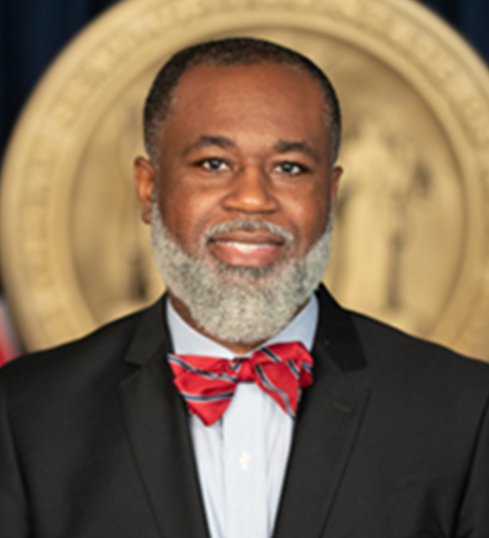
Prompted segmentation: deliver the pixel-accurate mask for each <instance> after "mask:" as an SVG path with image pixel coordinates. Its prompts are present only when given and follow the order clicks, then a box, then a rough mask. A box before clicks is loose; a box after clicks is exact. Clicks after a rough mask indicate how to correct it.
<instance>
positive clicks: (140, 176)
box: [134, 157, 155, 224]
mask: <svg viewBox="0 0 489 538" xmlns="http://www.w3.org/2000/svg"><path fill="white" fill-rule="evenodd" d="M134 179H135V181H136V191H137V195H138V201H139V207H140V208H141V218H142V219H143V221H144V222H145V223H146V224H149V223H150V220H151V204H152V202H153V193H154V189H155V169H154V166H153V165H152V164H151V162H150V161H148V159H145V158H144V157H137V158H136V160H135V161H134Z"/></svg>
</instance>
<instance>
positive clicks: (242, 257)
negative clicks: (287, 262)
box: [209, 231, 285, 267]
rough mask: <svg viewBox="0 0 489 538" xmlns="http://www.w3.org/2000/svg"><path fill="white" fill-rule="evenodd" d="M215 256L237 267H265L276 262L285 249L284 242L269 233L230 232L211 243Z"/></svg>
mask: <svg viewBox="0 0 489 538" xmlns="http://www.w3.org/2000/svg"><path fill="white" fill-rule="evenodd" d="M209 246H210V248H211V250H212V252H213V253H214V255H215V256H216V257H217V258H219V259H220V260H221V261H223V262H224V263H227V264H228V265H234V266H236V267H238V266H241V267H263V266H265V265H268V264H269V263H272V262H273V261H275V260H276V259H277V258H278V257H279V256H280V255H281V253H282V251H283V249H284V246H285V245H284V241H283V239H281V238H280V237H277V236H276V235H273V234H270V233H267V232H243V231H236V232H229V233H224V234H219V235H216V236H215V237H213V238H212V239H211V241H210V245H209Z"/></svg>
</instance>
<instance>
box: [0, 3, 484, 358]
mask: <svg viewBox="0 0 489 538" xmlns="http://www.w3.org/2000/svg"><path fill="white" fill-rule="evenodd" d="M265 26H268V27H270V26H277V27H289V28H302V29H309V30H313V29H314V30H317V31H319V32H322V33H326V34H328V35H330V36H334V37H338V38H340V39H342V40H343V41H348V42H351V43H353V44H361V45H362V46H363V47H366V48H368V50H369V51H370V52H371V53H372V54H374V55H376V56H377V57H379V58H381V59H382V60H383V61H384V62H386V63H387V64H389V65H391V66H395V69H396V70H397V71H398V72H400V73H401V74H403V75H405V78H408V79H409V80H410V82H411V83H413V84H415V85H417V86H418V88H419V89H421V90H422V92H423V95H431V101H430V105H431V106H432V108H433V110H434V111H435V112H436V113H437V116H438V117H439V118H444V120H443V121H445V122H448V123H449V124H450V125H449V128H448V129H447V131H448V132H450V133H452V136H453V139H452V141H451V143H452V145H453V146H454V147H456V148H458V150H459V151H458V157H459V166H460V167H461V169H462V170H463V175H464V177H473V178H476V179H474V180H473V182H472V185H471V189H470V190H469V192H468V198H469V199H468V200H467V202H466V204H467V205H468V206H469V207H470V209H471V211H470V214H469V215H468V216H469V219H470V222H469V224H468V229H469V231H470V233H469V235H468V237H469V241H468V244H467V245H466V252H465V254H466V255H465V257H464V263H463V267H462V268H461V272H460V274H461V276H460V278H462V279H465V280H466V281H468V280H470V281H471V286H470V289H468V287H467V286H465V287H464V288H463V289H460V290H456V292H455V294H454V297H453V300H452V301H451V302H450V304H449V305H447V309H446V312H445V315H444V317H443V323H440V326H439V327H438V329H437V330H436V331H435V333H434V335H433V337H434V338H437V337H440V336H442V335H444V334H446V333H448V332H451V334H453V338H452V339H451V341H450V342H447V343H450V344H452V345H454V346H455V347H457V348H458V349H461V350H462V351H465V352H468V353H471V354H475V355H478V356H486V355H488V354H489V351H488V350H487V349H486V348H488V347H489V338H488V337H487V336H485V335H484V333H485V327H484V325H485V319H486V318H487V316H488V315H489V270H488V264H487V257H488V251H487V248H488V247H487V246H486V244H487V241H486V240H485V239H486V233H487V232H486V229H485V228H486V226H487V223H486V222H485V221H486V220H487V217H485V215H484V201H485V199H486V196H487V192H486V191H487V185H488V180H489V152H488V151H487V150H488V149H489V148H488V146H489V76H488V73H487V69H486V68H485V65H484V64H483V63H482V62H481V61H480V60H479V59H478V57H477V56H476V55H475V54H474V52H473V51H472V50H471V49H470V48H469V47H468V46H467V45H466V44H465V42H463V41H462V39H461V38H459V37H458V36H457V35H456V34H455V33H454V32H453V31H452V30H451V29H450V28H449V27H448V26H447V25H445V24H444V23H442V22H441V21H440V20H439V19H438V18H437V17H435V16H434V15H433V14H432V13H431V12H429V11H428V10H426V9H425V8H423V7H422V6H419V5H418V4H416V3H415V2H411V1H410V0H402V1H400V0H370V1H369V2H365V1H364V0H260V1H258V0H173V1H171V0H167V1H162V0H127V1H126V2H122V3H121V4H118V5H116V6H115V7H113V8H112V9H111V10H109V11H108V12H106V13H105V14H104V15H103V16H102V17H100V18H99V19H97V20H96V21H95V22H94V23H92V25H90V26H89V27H88V28H87V29H86V30H85V31H84V32H83V33H82V34H80V35H79V36H78V37H77V38H76V39H75V40H74V41H73V42H72V43H71V44H70V46H69V47H68V48H67V49H66V50H65V51H64V52H63V53H62V55H61V56H60V57H59V58H58V59H57V60H56V62H55V63H54V64H53V66H52V67H51V68H50V69H49V71H48V72H47V74H46V75H45V77H44V78H43V79H42V81H41V83H40V84H39V86H38V88H37V89H36V91H35V93H34V94H33V96H32V98H31V100H30V101H29V103H28V105H27V107H26V108H25V110H24V112H23V114H22V117H21V119H20V121H19V123H18V126H17V127H16V130H15V133H14V136H13V138H12V140H11V143H10V145H9V149H8V152H7V157H6V160H5V163H4V168H3V172H2V177H3V180H2V192H1V222H0V224H1V261H2V273H3V278H4V282H5V286H6V290H7V295H8V298H9V300H10V302H11V304H12V305H13V311H14V315H15V317H16V319H17V320H18V322H19V326H20V328H21V331H22V336H23V338H24V340H25V342H26V344H27V346H28V348H30V349H34V348H39V347H47V346H51V345H53V344H56V343H59V342H61V341H64V340H67V339H69V338H73V337H76V336H80V335H82V334H84V333H86V332H89V331H90V330H92V329H93V328H94V321H93V319H92V316H91V314H90V312H89V310H88V308H87V306H86V304H85V302H84V299H83V296H82V294H81V291H80V290H79V288H78V284H77V281H76V275H75V269H74V267H73V264H72V260H71V258H70V245H69V234H68V233H67V223H68V218H69V214H68V201H69V195H70V192H71V188H72V185H71V184H70V181H69V180H67V179H66V178H67V177H68V178H69V177H70V175H69V173H67V172H69V170H70V166H72V164H73V162H76V155H77V152H79V151H80V148H77V147H75V145H74V142H75V139H74V137H73V132H74V130H76V131H77V132H78V133H80V132H82V131H83V132H88V131H89V129H90V125H89V124H88V121H85V120H86V118H87V117H88V115H87V114H86V111H87V110H88V109H90V110H91V111H92V114H93V110H94V109H100V110H103V108H104V107H105V106H106V105H107V104H108V103H109V102H110V99H111V98H112V96H113V90H112V91H110V88H111V87H112V88H114V86H120V87H123V84H124V81H125V80H126V79H125V72H129V71H131V72H133V71H134V68H135V66H136V65H137V63H138V60H139V59H140V58H141V57H142V56H144V57H145V58H146V64H147V62H148V58H154V60H155V61H157V59H158V58H159V57H161V53H162V51H165V52H166V53H172V52H174V51H176V50H178V49H179V48H181V47H183V46H186V45H188V44H189V43H191V42H196V41H199V40H203V39H206V38H209V37H211V36H215V35H219V34H223V33H226V32H231V31H232V32H237V31H238V32H239V31H241V32H243V34H246V30H247V29H250V28H259V27H265ZM386 45H388V46H386ZM116 83H117V84H116ZM53 89H55V90H56V91H53ZM67 155H70V159H69V160H68V159H67V157H66V156H67ZM74 157H75V158H74ZM480 223H483V225H482V226H481V224H480ZM474 267H476V268H477V274H476V275H474ZM461 320H462V321H461Z"/></svg>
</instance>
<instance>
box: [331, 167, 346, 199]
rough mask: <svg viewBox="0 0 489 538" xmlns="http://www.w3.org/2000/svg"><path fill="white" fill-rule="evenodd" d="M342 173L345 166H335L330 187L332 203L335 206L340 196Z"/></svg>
mask: <svg viewBox="0 0 489 538" xmlns="http://www.w3.org/2000/svg"><path fill="white" fill-rule="evenodd" d="M342 175H343V168H341V166H335V167H334V168H333V171H332V172H331V177H330V188H329V192H330V196H331V198H330V203H331V205H332V206H333V207H334V205H335V204H336V198H337V196H338V187H339V186H340V179H341V176H342Z"/></svg>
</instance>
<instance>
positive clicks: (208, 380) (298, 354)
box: [168, 342, 313, 426]
mask: <svg viewBox="0 0 489 538" xmlns="http://www.w3.org/2000/svg"><path fill="white" fill-rule="evenodd" d="M168 361H169V363H170V366H171V368H172V370H173V373H174V374H175V378H174V380H173V382H174V384H175V386H176V387H177V388H178V390H179V391H180V394H181V395H182V397H183V398H184V400H185V401H186V403H187V406H188V408H189V411H190V413H192V414H196V415H198V416H199V417H200V419H201V420H202V422H203V423H204V424H206V425H207V426H210V425H212V424H214V423H215V422H217V421H218V420H219V418H221V416H222V415H223V413H224V412H225V411H226V409H227V408H228V406H229V404H230V403H231V399H232V397H233V396H234V393H235V392H236V389H237V386H238V383H240V382H244V383H250V382H254V383H256V384H257V385H258V386H259V387H260V388H261V389H262V390H263V391H264V392H265V393H266V394H268V395H269V396H270V397H271V398H273V399H274V400H275V401H276V402H277V404H278V405H279V406H280V407H281V408H282V409H283V410H284V412H285V413H287V414H288V415H289V416H290V417H291V418H295V415H296V411H297V405H298V402H299V389H300V388H305V387H307V386H309V385H311V384H312V367H313V359H312V357H311V355H310V354H309V352H308V351H307V349H306V348H305V347H304V345H303V344H302V343H301V342H287V343H283V344H273V345H270V346H268V347H264V348H261V349H259V350H257V351H255V352H254V353H253V354H252V355H251V357H249V358H235V359H233V360H232V361H230V360H227V359H221V358H214V357H202V356H199V355H172V354H170V355H169V356H168Z"/></svg>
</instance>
